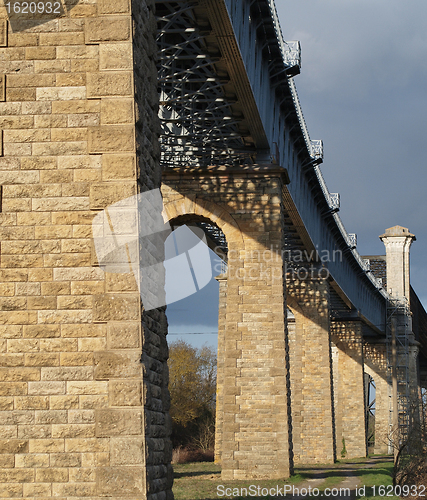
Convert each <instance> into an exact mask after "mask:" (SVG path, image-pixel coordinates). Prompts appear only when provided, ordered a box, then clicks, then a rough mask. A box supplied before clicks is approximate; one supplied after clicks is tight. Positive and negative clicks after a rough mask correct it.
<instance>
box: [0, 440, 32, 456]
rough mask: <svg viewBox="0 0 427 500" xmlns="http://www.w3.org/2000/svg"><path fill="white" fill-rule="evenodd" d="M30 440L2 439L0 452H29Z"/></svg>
mask: <svg viewBox="0 0 427 500" xmlns="http://www.w3.org/2000/svg"><path fill="white" fill-rule="evenodd" d="M28 449H29V443H28V440H23V439H0V453H10V454H17V453H28Z"/></svg>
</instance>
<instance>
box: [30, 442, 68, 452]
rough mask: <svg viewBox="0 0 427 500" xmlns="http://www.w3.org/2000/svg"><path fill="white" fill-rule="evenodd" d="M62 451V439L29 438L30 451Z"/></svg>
mask: <svg viewBox="0 0 427 500" xmlns="http://www.w3.org/2000/svg"><path fill="white" fill-rule="evenodd" d="M61 451H64V440H63V439H30V441H29V452H30V453H60V452H61Z"/></svg>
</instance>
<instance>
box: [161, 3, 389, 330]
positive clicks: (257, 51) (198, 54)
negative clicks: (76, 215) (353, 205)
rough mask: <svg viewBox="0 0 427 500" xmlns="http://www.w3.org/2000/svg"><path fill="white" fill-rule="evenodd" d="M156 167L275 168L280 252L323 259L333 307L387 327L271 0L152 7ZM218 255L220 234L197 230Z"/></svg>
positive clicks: (381, 298)
mask: <svg viewBox="0 0 427 500" xmlns="http://www.w3.org/2000/svg"><path fill="white" fill-rule="evenodd" d="M156 15H157V28H158V31H157V43H158V70H159V80H158V85H159V93H160V111H159V116H160V119H161V130H162V132H161V137H160V143H161V162H162V164H163V167H164V168H176V167H181V168H186V167H191V168H198V167H200V168H203V167H207V166H213V165H218V166H234V165H240V166H241V165H245V166H247V168H250V166H251V165H255V164H256V165H262V164H276V165H278V166H280V167H281V168H283V170H284V172H286V176H287V177H288V178H289V184H288V185H287V187H286V193H285V204H286V209H287V212H288V214H289V218H288V219H287V220H286V221H285V225H286V227H287V229H288V237H287V243H286V244H287V245H288V246H289V248H304V249H306V250H307V251H309V252H310V251H314V255H317V256H318V254H319V252H320V251H326V252H329V254H330V255H333V253H334V251H337V250H339V251H340V252H341V255H342V258H341V259H340V260H336V261H330V262H329V263H328V271H329V273H330V275H331V276H332V289H333V293H334V294H335V295H337V299H336V300H335V303H336V304H340V306H337V308H336V310H335V312H334V311H332V315H335V316H340V315H341V316H342V314H343V311H344V310H347V311H348V310H350V311H351V314H357V315H359V316H361V317H362V318H363V319H364V320H365V321H366V323H367V324H369V325H370V326H372V327H373V328H374V329H376V330H377V331H378V332H382V333H384V332H385V330H386V325H385V323H386V307H387V293H386V292H385V291H384V290H383V289H382V283H381V280H377V279H376V278H375V277H374V275H373V273H372V272H371V271H370V268H369V261H365V260H363V259H362V258H361V257H360V255H359V253H358V252H357V249H356V235H354V234H349V233H347V231H346V229H345V228H344V226H343V224H342V222H341V219H340V217H339V214H338V212H339V206H340V198H339V195H338V194H337V193H329V191H328V188H327V186H326V184H325V181H324V179H323V177H322V173H321V171H320V167H319V165H320V164H321V163H322V161H323V144H322V141H320V140H312V139H311V138H310V135H309V132H308V128H307V125H306V123H305V120H304V116H303V113H302V109H301V105H300V101H299V98H298V94H297V90H296V86H295V83H294V77H295V76H297V75H298V74H299V73H300V70H301V50H300V44H299V42H297V41H285V39H284V37H283V35H282V31H281V27H280V23H279V19H278V15H277V12H276V7H275V3H274V0H156ZM203 229H204V230H205V232H207V233H208V234H210V235H211V239H212V240H213V241H215V242H216V243H218V242H219V243H220V244H221V245H222V246H223V247H224V248H226V242H225V238H224V235H222V234H221V232H220V231H219V230H218V228H216V227H214V226H213V225H212V226H210V225H209V224H208V223H203Z"/></svg>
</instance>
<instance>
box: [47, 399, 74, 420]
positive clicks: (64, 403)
mask: <svg viewBox="0 0 427 500" xmlns="http://www.w3.org/2000/svg"><path fill="white" fill-rule="evenodd" d="M50 407H51V409H52V410H69V409H70V408H78V407H79V397H78V396H51V397H50ZM65 421H67V419H66V417H65Z"/></svg>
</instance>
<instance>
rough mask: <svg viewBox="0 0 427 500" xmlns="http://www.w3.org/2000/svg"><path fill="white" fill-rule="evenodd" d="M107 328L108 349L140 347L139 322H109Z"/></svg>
mask: <svg viewBox="0 0 427 500" xmlns="http://www.w3.org/2000/svg"><path fill="white" fill-rule="evenodd" d="M107 328H108V330H107V332H108V333H107V342H108V349H110V350H116V349H137V348H139V347H140V345H141V331H140V325H139V323H110V324H109V325H108V327H107Z"/></svg>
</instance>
